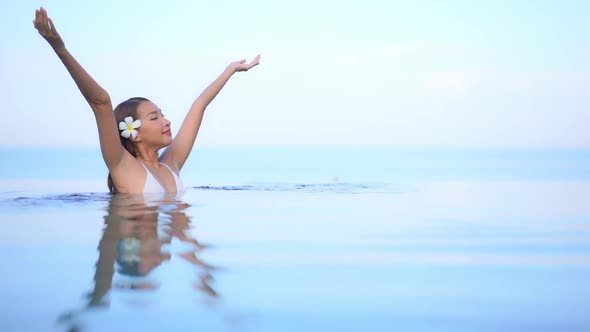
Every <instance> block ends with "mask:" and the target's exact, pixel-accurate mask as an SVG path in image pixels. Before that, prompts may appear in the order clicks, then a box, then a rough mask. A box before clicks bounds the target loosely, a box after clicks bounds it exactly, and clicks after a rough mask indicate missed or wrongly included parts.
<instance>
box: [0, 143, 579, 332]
mask: <svg viewBox="0 0 590 332" xmlns="http://www.w3.org/2000/svg"><path fill="white" fill-rule="evenodd" d="M0 157H1V158H2V163H1V165H0V271H2V274H1V276H0V281H1V283H0V294H2V295H1V296H0V309H2V310H0V326H1V330H2V331H129V330H143V331H161V330H171V331H176V330H178V331H197V330H201V331H203V330H204V331H301V330H307V331H394V330H398V331H400V330H401V331H588V330H590V316H588V314H587V311H588V310H587V308H588V307H590V286H588V280H590V204H588V197H590V151H542V150H535V151H533V150H528V151H523V150H521V151H517V150H511V151H508V150H506V151H502V150H493V151H492V150H489V151H475V150H471V151H470V150H385V149H364V150H363V149H349V150H346V149H339V150H336V149H309V150H305V149H283V150H281V149H247V150H246V149H244V150H239V149H201V150H196V151H195V153H194V154H193V155H192V156H191V159H190V161H189V163H187V165H186V168H185V169H184V170H183V173H182V174H181V176H182V178H183V181H184V183H185V185H187V187H189V188H188V190H187V192H186V193H185V194H183V195H182V196H179V197H172V196H149V197H130V196H114V197H113V196H110V195H108V194H106V193H105V191H106V185H105V183H106V181H105V178H106V168H105V166H104V165H103V163H102V160H101V157H100V153H99V151H98V149H96V150H40V149H37V150H14V149H0Z"/></svg>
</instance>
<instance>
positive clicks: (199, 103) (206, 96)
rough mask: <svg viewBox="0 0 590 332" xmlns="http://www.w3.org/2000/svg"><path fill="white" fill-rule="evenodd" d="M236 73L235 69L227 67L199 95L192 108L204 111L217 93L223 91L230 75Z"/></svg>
mask: <svg viewBox="0 0 590 332" xmlns="http://www.w3.org/2000/svg"><path fill="white" fill-rule="evenodd" d="M235 72H236V70H235V68H233V67H232V66H228V67H227V68H226V69H225V70H224V71H223V73H221V75H219V77H217V79H216V80H215V81H213V83H211V84H209V86H208V87H207V88H206V89H205V90H204V91H203V92H202V93H201V94H200V95H199V97H198V98H197V99H196V100H195V102H194V103H193V107H192V108H195V107H196V108H198V109H202V110H205V108H206V107H207V106H208V105H209V104H210V103H211V101H213V99H215V97H216V96H217V94H218V93H219V91H221V89H223V87H224V86H225V84H226V83H227V81H229V79H230V78H231V77H232V75H233V74H234V73H235Z"/></svg>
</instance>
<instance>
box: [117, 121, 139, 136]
mask: <svg viewBox="0 0 590 332" xmlns="http://www.w3.org/2000/svg"><path fill="white" fill-rule="evenodd" d="M139 127H141V121H139V120H135V121H133V118H132V117H130V116H128V117H126V118H125V122H123V121H121V122H119V130H122V132H121V136H123V137H125V138H129V136H133V138H135V137H137V130H135V129H137V128H139Z"/></svg>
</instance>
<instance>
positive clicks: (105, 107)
mask: <svg viewBox="0 0 590 332" xmlns="http://www.w3.org/2000/svg"><path fill="white" fill-rule="evenodd" d="M88 104H90V107H91V108H92V110H93V111H94V112H98V111H112V110H113V106H112V103H111V98H110V97H109V95H108V94H107V95H105V96H101V97H100V98H95V99H93V100H88Z"/></svg>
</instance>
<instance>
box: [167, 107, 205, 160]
mask: <svg viewBox="0 0 590 332" xmlns="http://www.w3.org/2000/svg"><path fill="white" fill-rule="evenodd" d="M205 108H206V105H203V104H201V103H200V102H198V101H196V102H195V103H193V105H192V106H191V109H190V111H189V112H188V114H187V116H186V118H185V119H184V121H183V122H182V125H181V126H180V129H179V130H178V134H176V137H175V138H174V140H173V141H172V144H170V146H168V148H166V150H165V151H164V153H163V154H162V160H167V161H170V162H171V163H172V164H173V165H174V166H176V167H177V168H178V170H179V171H180V169H181V168H182V166H184V163H185V162H186V160H187V159H188V156H189V154H190V153H191V150H192V149H193V145H194V144H195V140H196V138H197V134H198V132H199V128H200V127H201V123H202V122H203V117H204V115H205Z"/></svg>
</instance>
